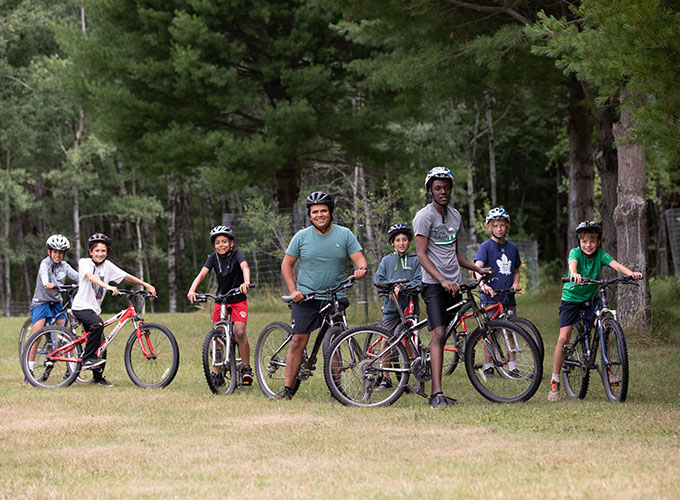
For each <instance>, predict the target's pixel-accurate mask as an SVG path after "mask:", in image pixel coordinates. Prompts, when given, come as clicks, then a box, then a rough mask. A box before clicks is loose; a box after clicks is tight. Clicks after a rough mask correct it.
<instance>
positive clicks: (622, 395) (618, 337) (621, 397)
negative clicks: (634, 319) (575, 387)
mask: <svg viewBox="0 0 680 500" xmlns="http://www.w3.org/2000/svg"><path fill="white" fill-rule="evenodd" d="M603 337H604V338H603V343H602V351H603V352H604V353H605V354H606V355H607V359H608V362H607V363H605V360H604V356H603V358H602V369H601V370H600V376H601V377H602V384H603V385H604V392H605V393H606V394H607V398H609V401H611V402H613V403H615V402H617V401H619V402H624V401H625V400H626V396H627V395H628V348H627V347H626V339H625V337H624V336H623V330H622V329H621V325H619V323H618V322H617V321H616V320H615V319H614V318H606V319H604V335H603Z"/></svg>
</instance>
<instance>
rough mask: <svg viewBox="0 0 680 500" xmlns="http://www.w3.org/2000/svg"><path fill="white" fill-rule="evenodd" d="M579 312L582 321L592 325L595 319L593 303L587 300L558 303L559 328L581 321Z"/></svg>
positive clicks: (591, 300)
mask: <svg viewBox="0 0 680 500" xmlns="http://www.w3.org/2000/svg"><path fill="white" fill-rule="evenodd" d="M581 311H583V320H584V321H585V322H586V323H587V324H592V322H593V318H594V317H595V301H594V300H593V299H588V300H586V301H585V302H565V301H562V302H560V328H562V327H565V326H573V325H575V324H576V323H578V322H579V321H581Z"/></svg>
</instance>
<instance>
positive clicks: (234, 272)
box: [203, 249, 246, 304]
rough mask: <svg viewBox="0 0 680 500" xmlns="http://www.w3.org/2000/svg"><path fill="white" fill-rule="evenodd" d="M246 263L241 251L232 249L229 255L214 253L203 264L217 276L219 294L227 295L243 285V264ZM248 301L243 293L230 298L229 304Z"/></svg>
mask: <svg viewBox="0 0 680 500" xmlns="http://www.w3.org/2000/svg"><path fill="white" fill-rule="evenodd" d="M242 262H246V256H245V255H243V252H241V251H240V250H236V249H232V250H231V252H229V253H228V254H227V255H224V256H222V255H219V254H218V253H217V252H213V253H211V254H210V255H209V256H208V259H207V260H206V261H205V264H203V267H205V268H208V269H210V270H213V271H215V276H217V294H218V295H220V294H223V293H227V292H228V291H229V290H231V289H232V288H237V287H239V286H241V285H242V284H243V269H241V263H242ZM243 300H246V296H245V295H244V294H242V293H239V294H237V295H234V296H233V297H230V298H229V300H228V301H227V302H228V303H229V304H235V303H236V302H241V301H243Z"/></svg>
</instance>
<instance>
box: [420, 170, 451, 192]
mask: <svg viewBox="0 0 680 500" xmlns="http://www.w3.org/2000/svg"><path fill="white" fill-rule="evenodd" d="M435 179H442V180H448V181H449V182H450V183H451V187H453V174H452V173H451V171H450V170H449V169H448V168H446V167H434V168H433V169H432V170H430V171H429V172H428V173H427V175H426V176H425V190H427V191H429V189H430V185H431V184H432V183H433V182H434V180H435Z"/></svg>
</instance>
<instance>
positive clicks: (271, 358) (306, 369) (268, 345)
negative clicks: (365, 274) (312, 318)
mask: <svg viewBox="0 0 680 500" xmlns="http://www.w3.org/2000/svg"><path fill="white" fill-rule="evenodd" d="M355 281H356V278H355V277H354V276H353V275H352V276H348V277H347V278H345V279H344V280H342V281H341V282H340V283H338V285H337V286H335V287H333V288H329V289H328V290H324V291H318V292H312V293H307V294H305V298H304V300H311V299H314V298H315V297H317V296H330V300H329V301H328V303H327V304H326V305H325V306H324V307H323V308H322V309H321V310H320V311H319V314H320V315H321V316H322V318H323V320H322V323H321V327H320V328H319V331H318V333H317V336H316V339H315V341H314V346H313V347H312V351H311V353H310V354H308V353H307V349H305V351H304V354H303V356H302V365H301V366H300V371H299V372H298V374H297V377H296V379H295V384H294V385H293V394H295V393H296V392H297V390H298V388H299V387H300V382H302V381H303V380H307V379H308V378H309V377H311V376H312V375H313V374H314V370H315V369H316V359H317V355H318V353H319V349H320V348H322V345H323V348H322V349H323V350H322V352H327V351H328V350H330V345H331V342H332V341H333V340H334V339H335V338H336V337H337V336H338V335H339V334H340V333H341V332H343V331H345V330H346V329H347V319H346V318H345V307H344V306H343V305H342V303H341V302H340V299H338V292H339V291H340V290H343V289H345V288H350V287H351V286H352V285H354V283H355ZM281 299H282V300H283V301H284V302H286V303H288V305H289V307H290V305H291V302H292V299H291V297H290V296H285V297H281ZM292 339H293V330H292V328H291V327H290V326H289V325H288V324H287V323H283V322H281V321H275V322H273V323H269V324H268V325H267V326H265V327H264V328H263V329H262V331H261V332H260V335H259V336H258V337H257V345H256V346H255V375H256V377H257V382H258V384H259V385H260V389H261V390H262V392H263V393H264V395H265V396H267V397H270V398H273V397H274V396H275V395H276V394H278V393H279V392H280V391H281V390H283V387H284V385H285V384H284V377H285V374H286V356H287V355H288V350H289V349H290V342H291V340H292Z"/></svg>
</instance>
